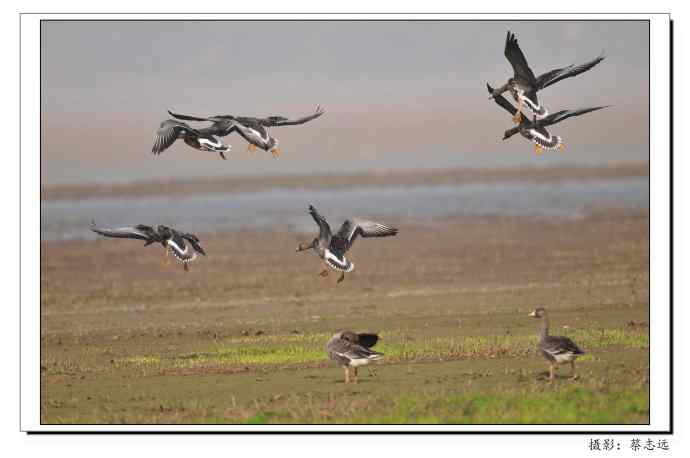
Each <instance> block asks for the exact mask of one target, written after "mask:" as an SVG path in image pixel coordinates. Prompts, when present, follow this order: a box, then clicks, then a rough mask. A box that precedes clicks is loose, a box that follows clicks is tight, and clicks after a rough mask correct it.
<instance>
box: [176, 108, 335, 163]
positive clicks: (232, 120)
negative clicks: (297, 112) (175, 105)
mask: <svg viewBox="0 0 690 458" xmlns="http://www.w3.org/2000/svg"><path fill="white" fill-rule="evenodd" d="M168 113H170V115H171V116H172V117H174V118H177V119H181V120H184V121H210V122H212V123H213V126H222V127H223V128H224V129H226V130H223V132H224V133H223V135H222V136H225V135H228V134H230V133H232V132H237V133H238V134H240V135H241V136H242V138H244V139H245V140H246V141H247V143H249V146H248V147H247V151H249V152H254V150H255V149H256V147H259V148H261V149H262V150H264V151H269V152H270V153H271V154H272V155H273V157H274V158H277V157H278V156H279V154H280V150H279V149H278V140H277V139H276V138H275V137H273V136H271V134H270V133H269V131H268V128H269V127H282V126H294V125H298V124H304V123H306V122H309V121H311V120H312V119H316V118H318V117H319V116H321V115H322V114H324V113H325V111H324V110H323V109H322V108H321V107H320V106H317V107H316V111H315V112H314V113H313V114H310V115H308V116H304V117H301V118H297V119H288V118H286V117H284V116H268V117H266V118H253V117H249V116H234V115H217V116H209V117H198V116H190V115H184V114H178V113H173V112H172V111H168ZM226 126H227V127H226Z"/></svg>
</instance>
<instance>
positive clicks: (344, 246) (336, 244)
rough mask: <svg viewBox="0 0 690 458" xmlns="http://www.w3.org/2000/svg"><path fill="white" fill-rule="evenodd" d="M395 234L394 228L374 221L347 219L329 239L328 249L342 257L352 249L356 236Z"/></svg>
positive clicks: (396, 231) (386, 235)
mask: <svg viewBox="0 0 690 458" xmlns="http://www.w3.org/2000/svg"><path fill="white" fill-rule="evenodd" d="M397 233H398V230H397V229H396V228H394V227H390V226H386V225H385V224H381V223H377V222H375V221H368V220H365V219H359V218H354V219H348V220H346V221H345V222H344V223H343V225H342V226H340V229H339V230H338V233H337V234H336V235H335V236H333V238H332V239H331V243H330V246H329V248H330V250H331V251H332V252H333V253H334V254H336V255H338V256H342V255H343V254H345V252H347V250H349V249H350V248H351V247H352V244H353V243H354V242H355V240H356V239H357V236H362V237H388V236H392V235H396V234H397Z"/></svg>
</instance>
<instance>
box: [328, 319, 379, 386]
mask: <svg viewBox="0 0 690 458" xmlns="http://www.w3.org/2000/svg"><path fill="white" fill-rule="evenodd" d="M378 340H379V336H378V335H376V334H370V333H361V334H357V333H354V332H352V331H341V332H338V333H337V334H334V335H333V337H331V339H330V340H329V341H328V343H327V344H326V353H328V357H329V358H330V359H332V360H334V361H335V362H337V363H338V364H339V365H340V366H341V367H342V368H343V369H344V370H345V383H350V368H351V367H352V368H353V369H354V380H353V382H354V383H357V368H358V367H359V366H366V365H367V364H369V363H370V362H372V361H377V360H379V359H381V358H383V353H378V352H375V351H373V350H371V347H373V346H374V345H376V342H378Z"/></svg>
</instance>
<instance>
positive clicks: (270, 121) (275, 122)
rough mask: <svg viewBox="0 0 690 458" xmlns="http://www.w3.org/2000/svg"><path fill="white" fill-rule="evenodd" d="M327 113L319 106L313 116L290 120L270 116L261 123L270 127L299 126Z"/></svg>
mask: <svg viewBox="0 0 690 458" xmlns="http://www.w3.org/2000/svg"><path fill="white" fill-rule="evenodd" d="M325 112H326V111H325V110H324V109H323V108H321V106H320V105H319V106H317V107H316V111H314V113H313V114H310V115H308V116H304V117H302V118H297V119H288V118H285V117H282V116H269V117H268V118H263V119H261V123H262V124H263V125H265V126H268V127H280V126H295V125H297V124H304V123H305V122H309V121H311V120H312V119H316V118H318V117H319V116H321V115H322V114H324V113H325Z"/></svg>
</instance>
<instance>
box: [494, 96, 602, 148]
mask: <svg viewBox="0 0 690 458" xmlns="http://www.w3.org/2000/svg"><path fill="white" fill-rule="evenodd" d="M486 88H487V89H488V91H489V93H491V92H493V88H492V87H491V86H490V85H489V84H487V85H486ZM494 101H495V102H496V103H497V104H498V105H499V106H500V107H502V108H503V109H505V110H506V111H507V112H508V113H510V114H512V115H513V116H515V115H516V114H517V113H519V111H518V110H517V108H515V107H514V106H513V104H512V103H510V102H509V101H508V100H507V99H506V98H505V97H503V96H502V95H500V94H499V95H497V96H495V97H494ZM607 107H608V105H607V106H602V107H591V108H581V109H579V110H561V111H557V112H556V113H553V114H550V115H548V116H546V117H545V118H542V119H540V120H537V119H535V120H533V121H530V120H529V118H527V117H526V116H524V115H523V116H521V117H520V121H519V123H518V125H517V126H515V127H512V128H510V129H508V130H506V131H505V132H504V134H503V140H506V139H508V138H510V137H512V136H513V135H515V134H518V133H519V134H520V135H522V136H523V137H525V138H526V139H527V140H530V141H532V142H534V151H535V152H536V153H537V154H541V152H542V151H543V150H545V149H546V150H552V149H557V148H558V149H560V150H563V149H565V144H564V143H563V139H562V138H561V137H559V136H558V135H551V133H550V132H549V131H548V130H546V126H551V125H553V124H558V123H559V122H561V121H563V120H565V119H568V118H570V117H573V116H580V115H583V114H585V113H589V112H592V111H597V110H601V109H602V108H607Z"/></svg>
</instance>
